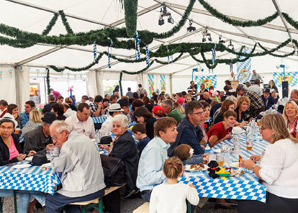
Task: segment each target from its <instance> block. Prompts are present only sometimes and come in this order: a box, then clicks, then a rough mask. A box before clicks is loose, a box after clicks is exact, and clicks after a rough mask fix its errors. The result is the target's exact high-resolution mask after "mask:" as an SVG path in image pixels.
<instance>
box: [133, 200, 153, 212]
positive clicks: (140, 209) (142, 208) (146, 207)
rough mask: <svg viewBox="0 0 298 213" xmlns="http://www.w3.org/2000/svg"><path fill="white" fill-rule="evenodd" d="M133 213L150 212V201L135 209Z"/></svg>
mask: <svg viewBox="0 0 298 213" xmlns="http://www.w3.org/2000/svg"><path fill="white" fill-rule="evenodd" d="M133 213H149V202H145V203H143V205H141V206H139V207H138V208H137V209H135V210H134V211H133Z"/></svg>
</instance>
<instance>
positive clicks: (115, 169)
mask: <svg viewBox="0 0 298 213" xmlns="http://www.w3.org/2000/svg"><path fill="white" fill-rule="evenodd" d="M100 158H101V163H102V168H103V173H104V182H105V184H106V187H107V188H108V187H111V186H120V185H122V184H124V183H125V164H124V162H123V161H122V160H121V159H119V158H115V157H110V156H107V155H100Z"/></svg>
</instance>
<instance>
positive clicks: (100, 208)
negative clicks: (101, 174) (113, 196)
mask: <svg viewBox="0 0 298 213" xmlns="http://www.w3.org/2000/svg"><path fill="white" fill-rule="evenodd" d="M98 212H99V213H103V204H102V198H100V199H99V203H98Z"/></svg>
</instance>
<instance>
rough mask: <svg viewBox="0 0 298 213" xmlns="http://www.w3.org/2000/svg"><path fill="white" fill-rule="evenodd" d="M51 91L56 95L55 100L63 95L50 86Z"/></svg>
mask: <svg viewBox="0 0 298 213" xmlns="http://www.w3.org/2000/svg"><path fill="white" fill-rule="evenodd" d="M50 91H51V93H52V94H53V95H54V96H55V101H57V99H58V97H59V96H61V94H60V92H58V91H55V90H54V89H53V88H50Z"/></svg>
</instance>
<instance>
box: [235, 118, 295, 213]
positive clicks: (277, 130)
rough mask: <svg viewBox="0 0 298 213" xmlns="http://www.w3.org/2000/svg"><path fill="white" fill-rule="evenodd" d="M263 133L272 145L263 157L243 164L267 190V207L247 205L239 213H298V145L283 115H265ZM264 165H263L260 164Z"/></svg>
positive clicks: (247, 203) (258, 203) (241, 205)
mask: <svg viewBox="0 0 298 213" xmlns="http://www.w3.org/2000/svg"><path fill="white" fill-rule="evenodd" d="M260 133H261V135H262V138H263V140H266V141H268V142H269V143H270V145H268V146H267V147H266V149H265V151H264V152H263V156H262V157H261V156H258V155H254V156H251V157H250V159H248V160H243V161H242V162H241V163H240V166H241V167H245V168H247V169H251V170H252V171H253V172H254V174H255V175H256V176H258V178H260V179H261V180H262V181H263V185H264V186H265V187H266V189H267V193H266V203H262V202H258V201H243V202H241V203H240V204H239V206H238V210H239V212H254V213H256V212H298V143H297V140H296V139H295V138H294V137H293V136H292V135H291V134H290V133H289V131H288V129H287V127H286V124H285V122H284V119H283V117H282V116H281V115H280V114H269V115H265V116H264V117H263V118H262V119H261V129H260ZM256 161H260V164H256Z"/></svg>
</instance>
